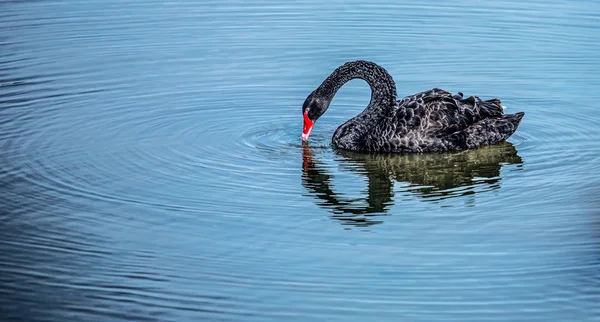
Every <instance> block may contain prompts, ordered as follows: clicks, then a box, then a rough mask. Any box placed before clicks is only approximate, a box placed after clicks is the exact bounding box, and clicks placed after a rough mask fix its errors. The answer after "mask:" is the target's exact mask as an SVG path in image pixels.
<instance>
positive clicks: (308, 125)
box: [302, 112, 315, 141]
mask: <svg viewBox="0 0 600 322" xmlns="http://www.w3.org/2000/svg"><path fill="white" fill-rule="evenodd" d="M314 125H315V122H313V121H311V120H310V119H309V118H308V112H305V113H304V127H303V128H302V141H306V140H308V136H309V135H310V132H311V131H312V129H313V126H314Z"/></svg>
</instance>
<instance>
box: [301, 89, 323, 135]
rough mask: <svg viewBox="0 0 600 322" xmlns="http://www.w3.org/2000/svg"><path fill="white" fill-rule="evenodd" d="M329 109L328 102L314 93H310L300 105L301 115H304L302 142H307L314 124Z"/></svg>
mask: <svg viewBox="0 0 600 322" xmlns="http://www.w3.org/2000/svg"><path fill="white" fill-rule="evenodd" d="M328 107H329V100H327V99H326V98H325V97H322V96H320V95H318V94H316V93H315V92H312V93H311V94H310V95H308V97H307V98H306V100H305V101H304V104H302V114H303V115H304V127H303V128H302V141H306V140H308V136H309V135H310V132H311V131H312V129H313V126H314V125H315V122H316V121H317V120H318V119H319V117H321V115H323V113H325V111H326V110H327V108H328Z"/></svg>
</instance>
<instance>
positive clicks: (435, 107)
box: [394, 88, 503, 137]
mask: <svg viewBox="0 0 600 322" xmlns="http://www.w3.org/2000/svg"><path fill="white" fill-rule="evenodd" d="M502 114H503V112H502V104H501V103H500V100H498V99H492V100H488V101H482V100H481V99H480V98H479V97H476V96H470V97H468V98H466V99H463V96H462V93H458V94H456V95H454V96H453V95H452V94H450V93H449V92H447V91H444V90H441V89H438V88H434V89H431V90H428V91H425V92H421V93H417V94H415V95H411V96H407V97H405V98H403V99H401V100H399V101H398V102H397V104H396V113H395V115H394V119H395V121H396V122H397V126H396V128H397V130H400V132H404V131H402V130H401V129H402V128H404V129H405V131H406V132H409V131H416V132H419V133H421V134H427V135H429V136H436V137H437V136H443V135H447V134H451V133H454V132H456V131H460V130H464V129H466V128H467V127H468V126H470V125H472V124H475V123H476V122H478V121H480V120H483V119H485V118H489V117H498V116H501V115H502ZM396 134H402V133H398V132H397V133H396ZM405 134H406V133H405Z"/></svg>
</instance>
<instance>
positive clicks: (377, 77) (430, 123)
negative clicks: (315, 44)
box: [302, 60, 524, 152]
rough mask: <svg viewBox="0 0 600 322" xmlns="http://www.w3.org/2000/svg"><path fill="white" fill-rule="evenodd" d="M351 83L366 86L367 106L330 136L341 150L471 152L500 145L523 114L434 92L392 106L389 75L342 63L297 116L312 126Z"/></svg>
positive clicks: (357, 63) (393, 94)
mask: <svg viewBox="0 0 600 322" xmlns="http://www.w3.org/2000/svg"><path fill="white" fill-rule="evenodd" d="M355 78H361V79H364V80H365V81H366V82H367V83H368V84H369V86H370V87H371V100H370V102H369V105H368V106H367V107H366V108H365V109H364V110H363V111H362V112H361V113H360V114H358V115H357V116H355V117H353V118H351V119H350V120H348V121H347V122H345V123H344V124H342V125H341V126H340V127H338V129H337V130H336V131H335V133H334V134H333V139H332V142H333V144H334V145H335V146H336V147H338V148H342V149H347V150H353V151H369V152H442V151H452V150H464V149H476V148H479V147H482V146H486V145H492V144H496V143H499V142H502V141H504V140H506V139H507V138H508V137H510V136H511V135H512V134H513V133H514V132H515V131H516V129H517V127H518V126H519V123H520V121H521V119H522V117H523V115H524V113H523V112H519V113H515V114H504V112H503V106H502V104H501V102H500V100H499V99H496V98H495V99H491V100H487V101H483V100H481V99H480V98H479V97H476V96H470V97H468V98H463V94H462V93H458V94H456V95H452V94H450V93H449V92H447V91H444V90H441V89H438V88H434V89H431V90H428V91H424V92H421V93H417V94H414V95H411V96H406V97H404V98H403V99H401V100H396V84H395V83H394V80H393V79H392V77H391V76H390V74H389V73H388V72H387V71H386V70H385V69H384V68H383V67H381V66H379V65H377V64H375V63H373V62H368V61H363V60H359V61H353V62H348V63H345V64H344V65H342V66H340V67H338V68H337V69H336V70H334V71H333V73H331V75H329V77H327V78H326V79H325V80H324V81H323V83H322V84H321V85H320V86H319V87H318V88H317V89H316V90H314V91H313V92H312V93H311V94H310V95H309V96H308V97H307V99H306V101H305V102H304V104H303V107H302V112H303V113H305V115H307V116H308V119H309V120H310V121H312V122H314V121H316V120H317V119H318V118H319V117H320V116H321V115H323V113H325V111H326V110H327V108H328V107H329V104H330V102H331V100H332V99H333V97H334V96H335V94H336V92H337V91H338V90H339V89H340V88H341V87H342V86H343V85H344V84H345V83H346V82H348V81H350V80H351V79H355ZM305 122H306V121H305ZM311 129H312V125H311ZM308 134H310V131H309V132H308ZM307 137H308V135H305V138H307Z"/></svg>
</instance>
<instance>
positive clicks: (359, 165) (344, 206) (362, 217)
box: [302, 142, 523, 226]
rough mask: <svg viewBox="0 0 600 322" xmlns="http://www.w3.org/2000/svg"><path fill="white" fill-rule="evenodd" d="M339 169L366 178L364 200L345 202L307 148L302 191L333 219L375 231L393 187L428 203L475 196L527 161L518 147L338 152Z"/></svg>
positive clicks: (326, 170) (494, 186)
mask: <svg viewBox="0 0 600 322" xmlns="http://www.w3.org/2000/svg"><path fill="white" fill-rule="evenodd" d="M335 154H336V155H337V156H339V159H340V160H339V162H341V163H340V165H343V166H345V168H349V169H351V170H350V171H352V172H354V173H357V174H359V175H362V176H364V177H366V181H367V189H366V190H364V191H362V192H361V194H363V195H364V196H363V197H362V198H358V199H357V198H349V197H346V196H344V194H343V193H342V192H340V191H341V190H342V189H339V188H338V189H336V188H335V187H334V183H333V180H334V178H335V175H334V174H332V173H331V171H330V169H331V167H330V166H327V165H326V164H325V163H323V162H320V161H319V160H317V159H316V158H315V157H314V156H313V152H312V150H311V148H310V147H309V146H308V144H304V145H303V172H302V185H303V186H304V187H305V188H306V189H307V190H308V191H309V193H310V195H312V196H314V197H316V198H317V199H318V201H319V202H318V205H319V206H320V207H323V208H325V209H327V210H328V211H331V212H332V213H333V215H332V218H333V219H336V220H340V221H342V222H343V223H344V224H347V225H354V226H370V225H373V224H378V223H382V221H381V220H380V219H381V218H379V219H377V217H378V216H382V215H387V214H388V210H389V208H390V207H391V206H392V205H393V203H394V201H395V200H394V199H393V197H394V182H396V181H397V182H400V183H404V184H405V185H404V186H403V188H402V189H401V192H400V191H396V192H397V193H402V194H405V195H410V196H413V197H415V198H417V199H419V200H421V201H424V202H439V201H441V200H444V199H449V198H458V197H463V196H467V195H473V194H475V193H478V192H484V191H491V190H495V189H498V188H500V180H501V177H500V169H501V168H502V167H503V166H504V165H509V164H514V165H518V167H519V168H520V167H521V166H522V163H523V161H522V160H521V157H519V156H518V155H517V150H516V149H515V147H514V146H513V145H512V144H510V143H508V142H504V143H501V144H497V145H493V146H488V147H484V148H481V149H477V150H467V151H461V152H453V153H436V154H370V155H369V154H364V153H356V152H352V151H347V150H335Z"/></svg>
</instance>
